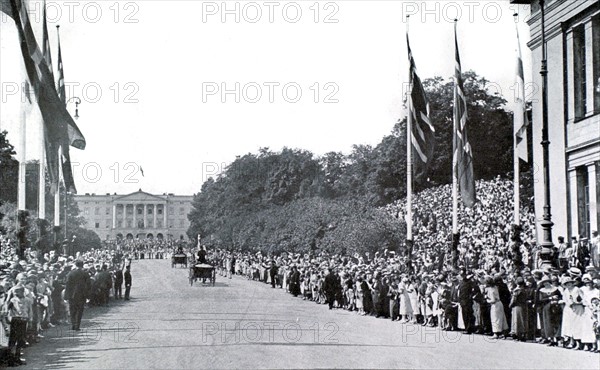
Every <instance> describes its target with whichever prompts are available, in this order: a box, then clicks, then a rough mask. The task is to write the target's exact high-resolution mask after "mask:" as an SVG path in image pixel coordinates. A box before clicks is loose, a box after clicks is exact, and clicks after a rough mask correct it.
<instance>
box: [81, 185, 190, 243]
mask: <svg viewBox="0 0 600 370" xmlns="http://www.w3.org/2000/svg"><path fill="white" fill-rule="evenodd" d="M74 198H75V201H76V202H77V205H78V206H79V210H80V211H81V215H82V216H83V217H84V218H85V220H86V224H85V227H86V228H87V229H89V230H93V231H94V232H96V233H97V234H98V236H99V237H100V239H102V240H107V239H117V238H129V239H135V238H140V239H143V238H151V239H152V238H158V239H180V238H186V232H187V229H188V227H189V226H190V222H189V220H188V218H187V216H188V213H189V212H190V210H191V208H192V200H193V196H191V195H174V194H172V193H168V194H167V193H164V194H162V195H154V194H149V193H146V192H144V191H142V189H140V190H139V191H137V192H135V193H131V194H127V195H118V194H116V193H115V194H112V195H111V194H106V195H97V194H89V193H87V194H85V195H75V196H74Z"/></svg>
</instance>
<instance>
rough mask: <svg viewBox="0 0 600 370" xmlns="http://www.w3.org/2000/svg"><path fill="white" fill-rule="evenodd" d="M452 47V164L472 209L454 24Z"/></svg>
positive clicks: (470, 170) (464, 107) (469, 158)
mask: <svg viewBox="0 0 600 370" xmlns="http://www.w3.org/2000/svg"><path fill="white" fill-rule="evenodd" d="M454 47H455V50H456V55H455V56H456V64H455V69H454V140H453V148H454V158H453V161H452V162H453V163H452V164H453V172H454V176H456V180H457V185H458V186H459V189H460V195H461V198H462V201H463V204H464V205H465V206H467V207H472V206H473V204H475V202H476V201H477V198H476V195H475V177H474V176H473V152H472V150H471V145H470V144H469V139H468V137H467V100H466V98H465V93H464V89H463V81H462V72H461V71H462V68H461V65H460V55H459V53H458V37H457V34H456V23H455V24H454Z"/></svg>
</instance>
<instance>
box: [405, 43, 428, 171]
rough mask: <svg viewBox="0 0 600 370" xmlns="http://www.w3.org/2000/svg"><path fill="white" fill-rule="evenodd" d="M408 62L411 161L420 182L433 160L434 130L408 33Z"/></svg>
mask: <svg viewBox="0 0 600 370" xmlns="http://www.w3.org/2000/svg"><path fill="white" fill-rule="evenodd" d="M406 45H407V48H408V60H409V62H410V95H409V99H410V107H409V109H410V111H409V113H408V114H410V115H412V118H413V120H412V126H411V132H410V141H411V143H412V159H413V163H414V171H415V178H416V180H417V181H420V180H422V179H423V178H424V177H425V175H426V173H427V168H428V166H429V164H430V163H431V160H432V158H433V151H434V149H435V128H434V127H433V125H432V124H431V121H430V120H429V103H428V102H427V97H426V96H425V90H424V89H423V84H421V79H420V78H419V76H418V75H417V67H416V65H415V60H414V58H413V55H412V51H411V49H410V42H409V40H408V33H407V34H406Z"/></svg>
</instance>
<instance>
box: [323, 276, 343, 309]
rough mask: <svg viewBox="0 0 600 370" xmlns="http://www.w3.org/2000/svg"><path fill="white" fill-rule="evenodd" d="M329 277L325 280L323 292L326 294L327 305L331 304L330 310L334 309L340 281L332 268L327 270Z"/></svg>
mask: <svg viewBox="0 0 600 370" xmlns="http://www.w3.org/2000/svg"><path fill="white" fill-rule="evenodd" d="M327 272H328V273H327V275H326V276H325V280H324V281H323V292H325V296H326V297H327V303H328V304H329V309H330V310H331V309H333V302H334V301H335V298H336V292H337V286H338V285H339V280H338V277H337V275H336V274H335V273H334V272H333V270H332V269H331V267H330V268H328V269H327Z"/></svg>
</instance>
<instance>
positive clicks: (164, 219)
mask: <svg viewBox="0 0 600 370" xmlns="http://www.w3.org/2000/svg"><path fill="white" fill-rule="evenodd" d="M163 227H164V228H165V229H167V230H168V229H169V225H167V202H165V204H163ZM166 237H167V236H166V235H165V238H166Z"/></svg>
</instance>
